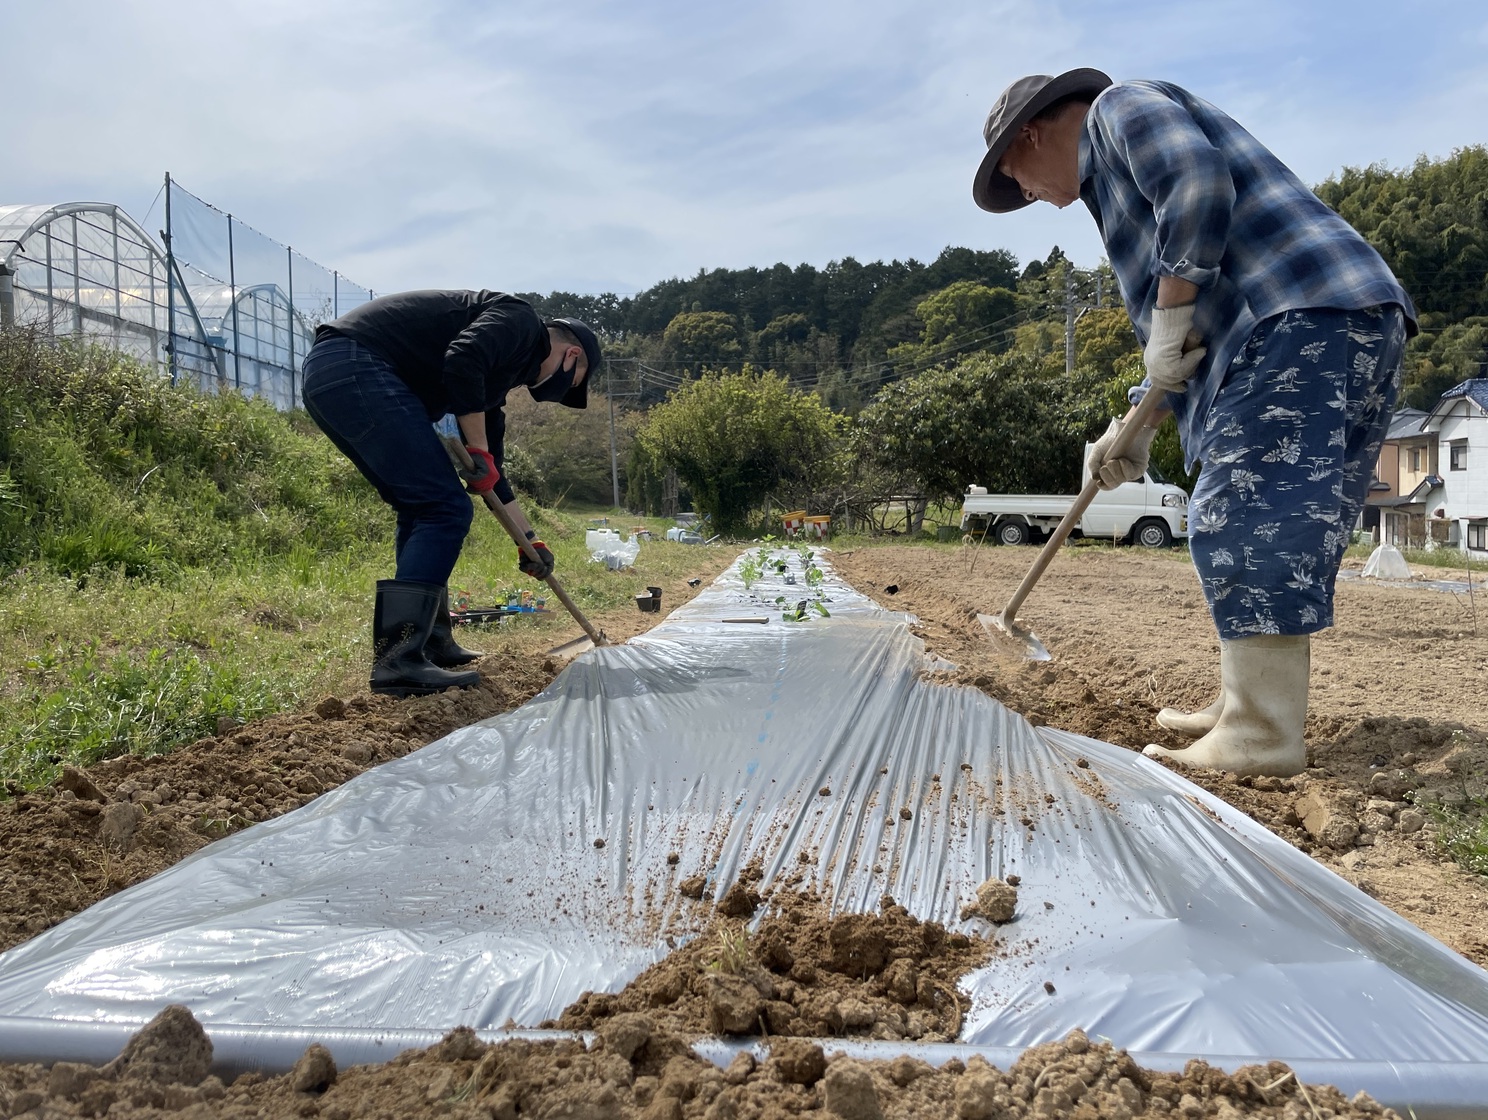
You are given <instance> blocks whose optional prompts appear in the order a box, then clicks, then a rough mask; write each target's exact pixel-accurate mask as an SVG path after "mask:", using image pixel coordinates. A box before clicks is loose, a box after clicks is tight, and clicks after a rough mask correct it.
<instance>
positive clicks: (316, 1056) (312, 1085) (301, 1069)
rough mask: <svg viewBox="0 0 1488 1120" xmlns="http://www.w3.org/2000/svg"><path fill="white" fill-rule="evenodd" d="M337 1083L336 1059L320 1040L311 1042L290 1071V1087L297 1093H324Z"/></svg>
mask: <svg viewBox="0 0 1488 1120" xmlns="http://www.w3.org/2000/svg"><path fill="white" fill-rule="evenodd" d="M335 1083H336V1060H335V1059H334V1058H332V1057H331V1052H330V1051H329V1050H327V1049H326V1048H325V1047H324V1046H322V1045H321V1044H320V1043H318V1042H315V1043H311V1044H310V1046H309V1047H307V1048H306V1050H305V1053H304V1054H303V1055H301V1056H300V1060H299V1061H298V1062H296V1063H295V1065H294V1069H292V1070H290V1071H289V1087H290V1088H291V1089H293V1090H294V1091H295V1092H296V1093H324V1092H325V1091H326V1090H327V1089H329V1088H330V1087H331V1086H332V1085H334V1084H335Z"/></svg>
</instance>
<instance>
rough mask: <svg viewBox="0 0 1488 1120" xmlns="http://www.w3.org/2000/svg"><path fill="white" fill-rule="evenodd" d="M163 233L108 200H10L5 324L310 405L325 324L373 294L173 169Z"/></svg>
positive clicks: (213, 385)
mask: <svg viewBox="0 0 1488 1120" xmlns="http://www.w3.org/2000/svg"><path fill="white" fill-rule="evenodd" d="M164 194H165V199H166V205H165V229H164V230H163V231H162V237H161V239H160V240H157V239H156V238H154V237H151V236H150V234H149V233H147V232H146V231H145V229H144V228H143V227H142V226H141V225H140V223H138V222H136V221H135V220H134V219H133V218H131V217H130V216H129V215H128V214H126V213H125V212H124V211H123V210H122V209H121V208H120V207H118V206H117V205H115V204H114V203H111V202H70V203H61V204H51V205H46V204H43V205H9V206H7V205H0V327H9V326H20V327H29V328H31V329H34V330H39V331H42V332H43V333H45V334H48V335H51V336H53V337H56V338H72V339H77V340H79V341H87V342H96V343H102V344H105V345H109V346H113V347H116V348H118V349H120V350H123V351H126V352H128V353H130V354H133V355H135V356H136V357H138V358H140V359H141V360H142V361H145V362H148V363H151V364H153V365H155V366H157V367H158V368H159V369H160V371H161V373H162V374H164V375H168V376H169V377H170V378H171V380H172V381H173V382H186V383H189V384H195V385H196V386H198V387H199V388H201V389H202V390H204V391H221V390H232V391H235V392H239V393H242V394H243V395H244V396H250V397H263V398H264V399H266V400H268V401H270V402H271V403H273V404H274V406H275V407H277V408H281V409H289V408H294V407H296V406H297V405H298V404H299V403H300V397H299V389H298V382H299V372H300V366H301V364H302V363H303V361H304V358H305V354H306V353H307V352H308V351H309V349H310V344H311V343H312V342H313V341H314V336H315V327H316V326H317V325H318V324H319V323H322V322H325V321H327V320H329V319H332V318H334V317H335V316H336V315H338V314H340V313H341V312H342V311H344V310H346V309H348V308H350V307H353V306H356V305H357V304H359V303H363V302H365V301H367V300H369V299H371V298H372V292H371V291H370V290H368V289H366V288H362V287H360V286H358V285H355V284H350V283H348V282H347V281H346V280H345V279H344V278H343V277H341V275H340V274H339V273H336V272H333V271H331V270H329V269H326V268H324V267H322V266H321V265H319V264H317V263H315V262H314V261H312V260H310V259H309V258H307V257H305V256H303V255H301V254H299V253H297V252H295V251H294V250H293V249H290V248H289V247H287V246H285V245H281V244H280V243H279V242H277V241H275V240H273V239H272V238H270V237H267V236H265V235H264V234H262V233H259V232H258V231H257V230H255V229H253V228H252V227H250V226H247V225H245V224H244V223H243V222H241V221H239V220H238V219H236V218H234V217H233V216H232V215H230V214H224V213H222V212H221V211H219V210H217V208H216V207H214V206H212V205H211V204H210V203H207V202H203V201H202V200H201V199H199V198H197V197H196V196H195V195H193V194H191V193H190V192H189V191H185V190H183V189H182V188H181V187H180V186H179V185H178V184H176V183H174V182H172V181H171V180H170V177H169V176H167V177H166V184H165V190H164Z"/></svg>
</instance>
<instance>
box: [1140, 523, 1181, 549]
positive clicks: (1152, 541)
mask: <svg viewBox="0 0 1488 1120" xmlns="http://www.w3.org/2000/svg"><path fill="white" fill-rule="evenodd" d="M1132 541H1133V543H1135V544H1139V545H1141V546H1142V547H1143V548H1167V547H1168V546H1169V545H1171V544H1172V543H1173V532H1172V530H1171V529H1169V528H1168V523H1167V522H1166V521H1158V520H1156V519H1149V520H1147V521H1143V522H1140V523H1139V524H1138V525H1137V527H1136V528H1135V529H1133V530H1132Z"/></svg>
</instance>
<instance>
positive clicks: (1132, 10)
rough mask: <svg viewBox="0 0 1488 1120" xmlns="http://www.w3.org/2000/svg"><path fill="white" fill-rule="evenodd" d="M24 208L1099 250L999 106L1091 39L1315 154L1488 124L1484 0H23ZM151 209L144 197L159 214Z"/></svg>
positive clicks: (670, 245)
mask: <svg viewBox="0 0 1488 1120" xmlns="http://www.w3.org/2000/svg"><path fill="white" fill-rule="evenodd" d="M0 42H3V43H6V44H9V45H10V49H7V51H6V52H5V56H6V61H5V79H6V81H5V85H6V89H7V91H8V92H7V95H6V97H5V99H4V100H5V108H4V111H3V112H0V203H9V202H68V201H78V200H103V201H110V202H117V203H119V204H120V205H122V206H124V207H125V209H126V210H127V211H128V212H129V213H130V214H132V215H133V216H134V217H136V218H138V219H140V220H141V221H143V222H144V224H145V225H146V226H147V227H148V228H149V229H151V230H154V229H158V228H159V226H160V224H161V221H162V217H161V213H160V203H159V200H158V198H157V197H156V196H157V192H158V189H159V185H160V182H161V178H162V175H163V174H164V172H166V171H170V172H171V173H172V174H173V175H174V176H175V178H176V179H177V180H178V181H179V182H180V183H181V184H182V185H183V186H185V187H186V188H188V189H189V190H191V191H193V192H195V193H196V194H198V195H200V196H201V197H203V198H205V199H207V200H209V201H210V202H212V203H214V204H215V205H217V206H218V207H220V208H221V209H223V210H228V211H231V212H232V213H233V214H235V215H237V216H239V217H241V218H242V219H243V220H244V221H246V222H248V223H250V224H251V225H253V226H255V227H256V228H257V229H259V230H262V231H263V232H265V233H267V234H270V235H271V236H273V237H276V238H278V239H279V240H281V241H284V242H287V243H290V244H293V245H294V246H295V248H296V249H299V250H301V251H303V252H304V253H306V254H307V255H309V256H310V257H313V258H315V259H316V260H318V261H320V262H322V263H323V264H325V265H327V266H328V267H331V268H337V269H339V270H340V271H341V272H342V273H343V274H345V275H348V276H350V277H352V278H354V279H356V280H358V281H359V282H361V283H362V284H364V285H369V286H371V287H373V288H375V289H377V290H378V291H393V290H398V289H403V288H415V287H491V288H501V289H507V290H522V291H534V290H535V291H549V290H554V289H562V290H568V291H579V292H605V291H613V292H619V293H630V292H635V291H639V290H641V289H643V288H646V287H648V286H650V285H651V284H653V283H655V282H657V281H659V280H662V279H665V278H667V277H670V276H677V275H691V274H694V273H696V272H697V271H698V269H700V268H704V269H711V268H716V267H745V266H749V265H760V266H768V265H770V264H773V263H775V262H776V261H781V260H783V261H786V262H788V263H791V264H796V263H800V262H803V261H805V262H810V263H812V264H816V265H823V264H825V263H826V262H828V261H829V260H833V259H840V258H842V257H844V256H854V257H857V258H858V259H859V260H874V259H880V258H882V259H889V258H900V259H903V258H907V257H916V258H919V259H921V260H929V259H932V258H934V257H935V255H936V254H937V253H939V252H940V250H941V249H942V248H944V247H945V246H946V245H953V244H954V245H968V246H973V247H976V248H983V249H987V248H998V247H1002V248H1007V249H1010V250H1012V251H1013V252H1014V253H1016V254H1017V255H1018V257H1019V259H1020V260H1027V259H1029V258H1030V257H1035V256H1036V257H1042V256H1044V255H1045V254H1046V253H1047V252H1048V250H1049V248H1050V246H1052V245H1054V244H1059V245H1061V246H1063V247H1064V248H1065V250H1066V251H1067V252H1068V253H1069V254H1070V255H1071V256H1072V257H1074V259H1075V260H1076V261H1077V262H1079V263H1081V264H1094V263H1095V262H1096V260H1098V259H1099V257H1100V255H1101V252H1100V245H1099V242H1098V240H1097V238H1096V236H1095V231H1094V228H1093V226H1092V224H1091V222H1090V219H1089V216H1088V215H1087V214H1086V213H1085V212H1084V210H1083V208H1082V207H1078V206H1077V207H1072V208H1070V209H1068V210H1066V211H1063V212H1058V211H1055V210H1053V209H1052V208H1051V207H1048V206H1046V205H1043V204H1040V205H1039V206H1036V207H1032V208H1030V209H1029V210H1025V211H1022V212H1020V213H1018V214H1015V215H1007V216H1000V217H999V216H993V215H988V214H983V213H982V212H980V211H979V210H977V209H976V207H975V206H974V205H973V203H972V201H971V177H972V173H973V171H974V170H975V168H976V165H977V162H978V160H979V158H980V155H981V152H982V150H983V144H982V138H981V128H982V123H983V120H984V119H985V116H986V113H987V110H988V109H989V108H990V106H991V104H992V102H993V101H994V100H995V99H996V97H997V95H998V93H999V92H1000V91H1001V90H1002V88H1003V87H1004V86H1005V85H1007V83H1008V82H1010V81H1012V80H1013V79H1015V78H1017V77H1019V76H1021V75H1023V74H1027V73H1039V72H1043V73H1057V72H1059V71H1062V70H1065V69H1070V68H1072V67H1076V66H1095V67H1099V68H1101V69H1104V70H1106V71H1107V72H1108V73H1110V74H1111V75H1112V76H1113V77H1115V78H1117V79H1118V80H1119V79H1122V78H1163V79H1167V80H1170V81H1175V82H1177V83H1179V84H1180V85H1183V86H1186V87H1188V88H1189V89H1191V90H1193V91H1194V92H1196V93H1198V94H1199V95H1200V96H1202V97H1204V98H1206V99H1208V100H1210V101H1212V102H1214V103H1215V104H1217V105H1219V106H1221V107H1222V108H1224V109H1225V110H1226V111H1228V112H1229V113H1230V114H1231V115H1232V116H1234V117H1236V118H1237V119H1238V120H1240V121H1241V123H1243V124H1245V125H1246V126H1247V127H1249V128H1250V130H1251V131H1252V132H1254V133H1255V134H1256V135H1258V136H1259V137H1260V138H1261V139H1262V140H1263V141H1264V142H1266V143H1267V144H1269V145H1270V146H1271V147H1272V148H1273V150H1275V151H1276V152H1277V153H1278V154H1279V155H1280V156H1281V157H1282V159H1283V160H1285V161H1286V162H1287V163H1289V164H1290V165H1291V166H1292V167H1293V168H1294V169H1295V170H1296V171H1297V172H1298V173H1299V174H1300V175H1301V176H1302V177H1303V178H1304V179H1305V180H1307V181H1309V182H1316V181H1319V180H1321V179H1323V178H1326V177H1327V176H1328V175H1330V174H1332V173H1334V172H1335V171H1337V170H1338V169H1339V168H1340V167H1343V166H1345V165H1362V164H1368V163H1374V162H1380V161H1383V162H1385V163H1387V164H1390V165H1392V166H1401V165H1405V164H1408V163H1410V162H1411V161H1413V160H1414V159H1415V158H1416V157H1417V156H1419V155H1422V154H1424V155H1427V156H1444V155H1447V154H1449V153H1450V152H1451V151H1452V149H1453V148H1455V147H1460V146H1462V145H1466V144H1477V143H1483V142H1485V141H1488V7H1485V6H1484V5H1483V4H1481V3H1480V2H1478V0H1414V2H1412V0H1404V2H1402V0H1391V2H1389V3H1386V2H1382V0H1200V2H1197V3H1194V2H1190V3H1187V4H1181V3H1179V4H1175V3H1172V2H1171V0H1164V2H1148V0H1121V2H1119V3H1118V2H1106V0H935V2H934V3H910V2H908V0H899V2H893V3H891V2H889V0H820V2H818V0H764V2H759V3H752V2H748V0H746V2H743V3H740V2H735V3H731V4H713V3H708V2H706V0H688V2H683V0H631V2H628V3H619V2H608V3H606V2H602V0H565V2H557V3H555V2H551V0H550V2H548V3H540V4H531V3H524V4H517V3H511V2H508V0H488V2H478V0H406V2H403V3H395V2H392V0H355V2H352V0H251V2H243V0H213V2H211V3H202V2H201V0H189V2H188V0H112V2H108V0H47V2H46V3H36V2H34V0H0ZM152 208H153V212H152Z"/></svg>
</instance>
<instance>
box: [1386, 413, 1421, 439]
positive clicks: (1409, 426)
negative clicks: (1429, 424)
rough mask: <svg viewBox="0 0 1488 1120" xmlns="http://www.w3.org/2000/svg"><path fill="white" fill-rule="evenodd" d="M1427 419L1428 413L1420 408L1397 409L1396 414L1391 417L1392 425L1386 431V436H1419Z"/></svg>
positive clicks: (1395, 437)
mask: <svg viewBox="0 0 1488 1120" xmlns="http://www.w3.org/2000/svg"><path fill="white" fill-rule="evenodd" d="M1425 420H1426V413H1425V412H1423V411H1422V410H1421V409H1419V408H1401V409H1397V410H1396V412H1395V415H1394V416H1392V417H1390V427H1389V429H1388V430H1387V431H1386V432H1385V438H1386V439H1387V440H1389V439H1409V438H1410V437H1411V436H1418V435H1420V434H1421V425H1422V423H1424V422H1425Z"/></svg>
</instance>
